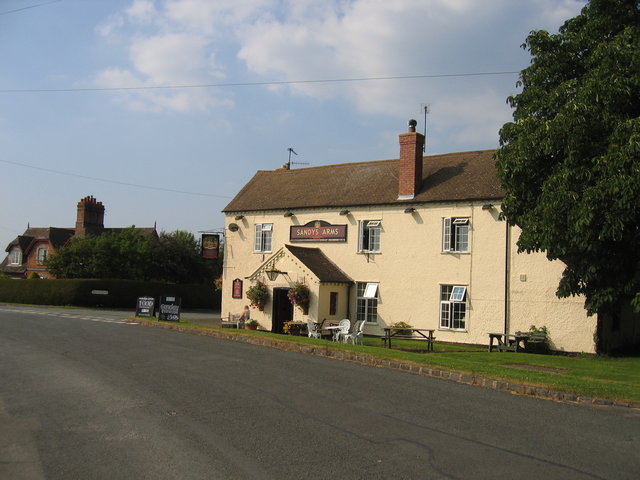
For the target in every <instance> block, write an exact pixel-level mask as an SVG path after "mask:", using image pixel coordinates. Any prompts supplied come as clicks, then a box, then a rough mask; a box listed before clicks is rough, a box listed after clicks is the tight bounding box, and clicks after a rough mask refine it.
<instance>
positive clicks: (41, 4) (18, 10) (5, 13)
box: [0, 0, 62, 15]
mask: <svg viewBox="0 0 640 480" xmlns="http://www.w3.org/2000/svg"><path fill="white" fill-rule="evenodd" d="M61 1H62V0H51V1H50V2H45V3H38V4H36V5H29V6H28V7H22V8H16V9H14V10H7V11H4V12H0V15H9V14H10V13H16V12H21V11H23V10H30V9H32V8H37V7H44V6H45V5H51V4H52V3H59V2H61Z"/></svg>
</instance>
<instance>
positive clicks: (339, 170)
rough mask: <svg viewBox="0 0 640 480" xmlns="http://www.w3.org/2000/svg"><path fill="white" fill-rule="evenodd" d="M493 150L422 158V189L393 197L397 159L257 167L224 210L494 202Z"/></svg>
mask: <svg viewBox="0 0 640 480" xmlns="http://www.w3.org/2000/svg"><path fill="white" fill-rule="evenodd" d="M494 153H495V150H481V151H473V152H460V153H449V154H446V155H429V156H425V157H424V158H423V176H422V177H423V181H422V188H421V189H420V191H419V192H418V194H417V195H416V196H415V198H414V199H412V200H401V201H399V200H398V164H399V160H397V159H396V160H380V161H374V162H361V163H345V164H338V165H327V166H322V167H312V168H300V169H294V170H285V169H279V170H270V171H264V170H261V171H258V172H257V173H256V174H255V175H254V176H253V178H252V179H251V180H250V181H249V182H248V183H247V184H246V185H245V186H244V188H243V189H242V190H240V192H239V193H238V194H237V195H236V196H235V198H234V199H233V200H232V201H231V202H230V203H229V204H228V205H227V206H226V207H225V208H224V210H223V211H224V212H242V211H265V210H281V209H294V208H322V207H349V206H369V205H393V204H400V205H402V204H406V203H411V204H415V203H427V202H449V201H460V200H496V199H501V198H502V197H503V196H504V191H503V190H502V188H501V187H500V183H499V181H498V178H497V176H496V169H495V162H494V160H493V154H494Z"/></svg>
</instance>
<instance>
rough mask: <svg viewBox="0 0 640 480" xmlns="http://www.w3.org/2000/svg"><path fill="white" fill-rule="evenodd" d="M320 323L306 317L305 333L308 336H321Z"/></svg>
mask: <svg viewBox="0 0 640 480" xmlns="http://www.w3.org/2000/svg"><path fill="white" fill-rule="evenodd" d="M320 325H322V324H321V323H316V322H314V321H313V320H311V319H310V318H308V319H307V335H308V336H309V338H322V335H320V328H319V327H320Z"/></svg>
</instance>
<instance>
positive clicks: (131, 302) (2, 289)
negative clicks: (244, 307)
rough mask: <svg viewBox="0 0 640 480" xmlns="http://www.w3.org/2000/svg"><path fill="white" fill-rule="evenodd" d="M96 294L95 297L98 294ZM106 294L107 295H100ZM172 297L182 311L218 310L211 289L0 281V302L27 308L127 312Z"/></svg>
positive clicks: (119, 282) (110, 282)
mask: <svg viewBox="0 0 640 480" xmlns="http://www.w3.org/2000/svg"><path fill="white" fill-rule="evenodd" d="M98 292H99V293H98ZM102 292H108V293H107V294H101V293H102ZM161 295H172V296H177V297H180V298H181V299H182V308H183V309H185V308H186V309H195V308H206V309H218V308H220V291H214V289H213V285H177V284H166V283H150V282H136V281H130V280H80V279H76V280H7V279H0V302H6V303H24V304H30V305H69V306H77V307H109V308H131V309H132V310H135V307H136V301H137V299H138V297H154V298H155V299H156V300H158V298H159V297H160V296H161Z"/></svg>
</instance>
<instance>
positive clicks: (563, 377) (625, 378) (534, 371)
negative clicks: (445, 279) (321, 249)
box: [180, 322, 640, 404]
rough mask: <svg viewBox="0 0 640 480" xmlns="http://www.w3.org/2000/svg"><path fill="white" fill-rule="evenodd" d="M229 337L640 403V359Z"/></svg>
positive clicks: (439, 345) (376, 340)
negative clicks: (321, 348)
mask: <svg viewBox="0 0 640 480" xmlns="http://www.w3.org/2000/svg"><path fill="white" fill-rule="evenodd" d="M180 325H181V326H191V327H198V328H204V329H212V330H222V329H220V328H218V327H211V326H205V325H198V324H191V323H186V322H181V323H180ZM224 332H225V333H227V334H229V333H230V334H237V335H255V336H260V337H266V338H273V339H277V340H280V341H288V342H293V343H300V344H306V345H322V346H327V347H330V348H333V349H337V350H347V351H351V352H357V353H361V354H365V355H370V356H373V357H376V358H383V359H389V360H396V361H403V362H409V363H414V364H419V365H424V366H429V367H432V368H438V369H442V370H449V371H454V372H459V373H467V374H472V375H479V376H482V377H486V378H492V379H496V380H502V381H508V382H515V383H520V384H524V385H533V386H538V387H542V388H547V389H550V390H558V391H562V392H567V393H573V394H575V395H581V396H588V397H594V398H601V399H606V400H613V401H619V402H629V403H636V404H640V358H638V357H620V358H613V357H604V356H594V355H578V356H562V355H541V354H530V353H512V352H493V353H489V352H487V351H486V347H482V346H474V345H450V344H443V343H437V342H436V343H435V345H434V350H435V351H434V352H432V353H422V352H416V351H411V350H412V349H413V348H417V349H424V343H422V342H411V341H402V340H399V341H396V342H394V348H393V349H388V348H383V347H382V345H381V341H380V339H379V338H373V337H368V338H365V345H351V344H348V345H346V344H342V343H336V342H331V341H329V340H319V339H315V338H308V337H298V336H289V335H278V334H274V333H270V332H263V331H249V330H234V329H224Z"/></svg>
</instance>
